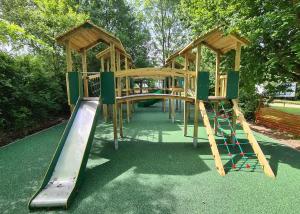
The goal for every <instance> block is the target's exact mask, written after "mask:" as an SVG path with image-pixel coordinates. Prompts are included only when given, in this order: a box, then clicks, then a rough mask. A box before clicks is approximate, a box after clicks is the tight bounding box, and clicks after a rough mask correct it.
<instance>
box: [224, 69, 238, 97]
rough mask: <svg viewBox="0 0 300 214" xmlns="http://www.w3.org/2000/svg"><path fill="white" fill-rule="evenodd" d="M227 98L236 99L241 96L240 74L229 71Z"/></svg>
mask: <svg viewBox="0 0 300 214" xmlns="http://www.w3.org/2000/svg"><path fill="white" fill-rule="evenodd" d="M226 91H227V92H226V98H227V99H236V98H238V96H239V72H237V71H228V73H227V88H226Z"/></svg>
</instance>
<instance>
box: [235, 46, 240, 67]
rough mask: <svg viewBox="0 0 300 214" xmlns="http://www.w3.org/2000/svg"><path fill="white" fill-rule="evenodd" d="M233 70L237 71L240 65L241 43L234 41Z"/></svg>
mask: <svg viewBox="0 0 300 214" xmlns="http://www.w3.org/2000/svg"><path fill="white" fill-rule="evenodd" d="M234 62H235V63H234V70H235V71H239V70H240V67H241V43H240V42H237V43H236V51H235V60H234Z"/></svg>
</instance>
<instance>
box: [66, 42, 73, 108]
mask: <svg viewBox="0 0 300 214" xmlns="http://www.w3.org/2000/svg"><path fill="white" fill-rule="evenodd" d="M66 61H67V72H71V71H72V69H73V62H72V51H71V48H70V41H69V40H68V41H66ZM66 85H67V96H68V104H69V106H70V110H71V112H72V111H73V108H74V106H73V105H71V102H70V91H69V80H68V77H67V75H66Z"/></svg>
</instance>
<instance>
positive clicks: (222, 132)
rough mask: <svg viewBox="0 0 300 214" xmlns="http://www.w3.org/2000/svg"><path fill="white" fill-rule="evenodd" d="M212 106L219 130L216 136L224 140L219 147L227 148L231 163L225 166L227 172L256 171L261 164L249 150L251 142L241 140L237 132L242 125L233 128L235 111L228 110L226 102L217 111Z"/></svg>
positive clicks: (220, 104) (219, 105)
mask: <svg viewBox="0 0 300 214" xmlns="http://www.w3.org/2000/svg"><path fill="white" fill-rule="evenodd" d="M210 105H211V109H212V115H213V118H214V121H215V126H216V130H217V133H216V134H217V135H219V136H220V137H221V139H222V140H221V142H219V143H218V147H221V148H222V149H223V150H224V148H225V151H226V152H227V157H228V158H229V162H228V163H226V164H225V166H224V168H225V170H227V171H229V170H241V169H248V170H251V171H254V170H255V169H256V168H257V167H258V166H260V164H259V163H258V160H257V158H256V154H255V153H254V152H248V151H249V148H251V146H250V144H249V142H248V141H245V140H244V139H239V138H238V136H237V133H236V130H238V129H240V128H241V126H240V124H236V127H235V128H234V127H233V122H232V120H233V116H234V115H233V109H232V108H227V109H226V105H225V103H224V102H220V103H219V104H218V106H217V108H216V109H217V111H216V109H215V108H214V106H212V104H211V103H210ZM228 131H229V132H230V133H228ZM251 151H253V150H251ZM252 160H254V161H252Z"/></svg>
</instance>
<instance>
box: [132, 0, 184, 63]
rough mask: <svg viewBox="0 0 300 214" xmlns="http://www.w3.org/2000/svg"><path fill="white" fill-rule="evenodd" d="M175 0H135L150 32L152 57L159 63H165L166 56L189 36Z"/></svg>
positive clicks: (179, 46)
mask: <svg viewBox="0 0 300 214" xmlns="http://www.w3.org/2000/svg"><path fill="white" fill-rule="evenodd" d="M178 3H179V1H177V0H175V1H174V0H147V1H140V0H136V1H135V4H136V5H137V7H136V8H137V9H138V8H141V9H140V14H145V15H144V16H145V18H144V20H146V22H147V27H148V28H149V29H150V33H151V40H152V41H151V43H152V46H153V49H152V57H153V59H154V60H156V61H157V62H158V64H160V65H164V64H165V60H166V59H167V57H168V56H169V55H170V54H172V53H173V52H175V51H176V50H178V49H180V48H181V47H182V46H183V45H184V44H185V43H186V42H187V41H188V38H189V32H188V30H187V29H186V28H184V26H183V25H182V23H181V21H180V19H179V14H178V10H177V9H178Z"/></svg>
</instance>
